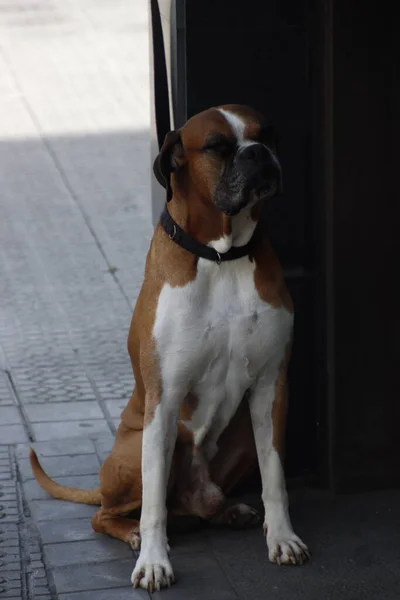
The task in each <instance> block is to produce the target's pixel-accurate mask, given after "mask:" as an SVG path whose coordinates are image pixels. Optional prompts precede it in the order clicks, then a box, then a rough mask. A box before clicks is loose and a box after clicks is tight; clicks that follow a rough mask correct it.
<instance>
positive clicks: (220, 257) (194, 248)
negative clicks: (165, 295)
mask: <svg viewBox="0 0 400 600" xmlns="http://www.w3.org/2000/svg"><path fill="white" fill-rule="evenodd" d="M160 223H161V225H162V227H163V229H164V231H165V232H166V233H167V234H168V236H169V237H170V239H171V240H173V241H174V242H175V244H178V246H181V248H184V249H185V250H187V251H188V252H191V253H192V254H194V255H195V256H198V257H199V258H205V259H207V260H212V261H213V262H216V263H218V264H221V263H222V262H225V261H227V260H236V259H237V258H242V257H243V256H247V255H248V254H249V253H250V251H251V249H252V247H253V245H254V241H255V239H256V238H258V237H259V235H260V230H261V227H260V226H259V223H258V224H257V226H256V228H255V230H254V233H253V235H252V237H251V239H250V240H249V241H248V242H247V244H245V245H244V246H232V248H230V250H228V251H227V252H217V251H216V250H215V249H214V248H211V247H210V246H206V245H205V244H202V243H201V242H199V241H197V240H195V239H194V238H192V236H191V235H189V234H188V233H186V231H184V230H183V229H182V228H181V227H179V225H178V224H177V223H175V221H174V220H173V218H172V217H171V215H170V214H169V211H168V207H167V204H166V205H165V207H164V210H163V212H162V214H161V217H160Z"/></svg>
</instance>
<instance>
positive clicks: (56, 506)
mask: <svg viewBox="0 0 400 600" xmlns="http://www.w3.org/2000/svg"><path fill="white" fill-rule="evenodd" d="M29 506H30V508H31V511H32V515H33V518H34V519H35V520H36V521H58V520H59V519H73V518H75V519H79V518H81V517H88V518H89V519H90V518H91V517H92V515H93V514H94V513H95V512H96V510H97V507H95V506H87V505H86V504H75V503H74V502H67V501H64V500H55V499H52V500H32V501H31V502H30V504H29Z"/></svg>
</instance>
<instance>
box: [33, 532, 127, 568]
mask: <svg viewBox="0 0 400 600" xmlns="http://www.w3.org/2000/svg"><path fill="white" fill-rule="evenodd" d="M44 555H45V558H46V560H47V564H48V565H50V567H51V568H53V567H65V566H67V565H82V564H85V563H87V564H89V563H99V562H106V561H109V560H118V559H124V558H130V559H132V558H133V551H132V550H131V548H130V547H129V546H128V544H125V543H124V542H122V541H121V540H115V539H112V538H110V537H108V536H106V535H102V534H98V535H97V538H96V539H94V540H81V541H76V542H67V543H57V544H46V545H45V547H44ZM89 568H90V567H89Z"/></svg>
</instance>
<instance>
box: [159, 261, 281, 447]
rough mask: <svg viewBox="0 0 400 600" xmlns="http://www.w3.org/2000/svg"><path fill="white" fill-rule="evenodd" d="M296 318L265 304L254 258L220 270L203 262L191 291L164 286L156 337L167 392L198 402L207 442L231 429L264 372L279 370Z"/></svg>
mask: <svg viewBox="0 0 400 600" xmlns="http://www.w3.org/2000/svg"><path fill="white" fill-rule="evenodd" d="M291 327H292V315H291V314H290V313H289V312H287V311H286V310H285V309H284V308H283V307H279V308H276V307H272V306H271V305H269V304H267V303H266V302H264V301H263V300H261V298H260V297H259V294H258V292H257V289H256V288H255V284H254V263H252V262H250V260H249V259H248V258H247V257H244V258H242V259H239V260H236V261H233V262H230V263H222V264H221V265H217V264H215V263H211V262H209V261H205V260H200V261H199V265H198V272H197V277H196V279H195V280H194V281H192V282H190V283H188V284H187V285H186V286H184V287H179V288H178V287H176V288H172V287H171V286H169V285H168V284H166V285H165V286H164V288H163V289H162V292H161V294H160V298H159V302H158V307H157V312H156V320H155V325H154V337H155V340H156V346H157V350H158V356H159V360H160V367H161V377H162V388H163V389H168V390H171V392H172V393H173V394H174V395H175V397H176V401H177V402H182V401H183V400H184V398H185V396H186V394H187V393H188V392H191V393H192V395H193V396H194V397H195V398H196V407H195V410H194V412H193V415H192V416H191V420H190V425H191V427H192V428H193V429H194V430H195V431H200V430H201V431H202V433H201V436H202V437H204V436H205V435H207V433H208V431H209V430H210V429H211V428H212V427H213V426H214V427H215V426H216V423H217V422H219V423H220V425H219V427H222V428H223V427H224V426H226V424H227V422H229V420H230V418H231V417H232V415H233V414H234V412H235V411H236V408H237V406H238V404H239V403H240V400H241V399H242V398H243V395H244V393H245V392H246V390H247V389H249V388H250V387H251V386H252V385H253V384H254V382H255V381H256V379H257V377H258V376H259V375H260V374H261V373H265V372H268V370H270V371H271V376H272V375H273V373H275V372H276V370H277V369H278V368H279V365H280V363H281V361H282V359H283V356H284V352H285V347H286V345H287V343H288V341H289V338H290V332H291Z"/></svg>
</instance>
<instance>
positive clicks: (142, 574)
mask: <svg viewBox="0 0 400 600" xmlns="http://www.w3.org/2000/svg"><path fill="white" fill-rule="evenodd" d="M131 581H132V585H133V587H135V588H137V587H141V588H143V589H145V590H148V591H149V592H154V591H155V590H157V591H160V589H161V588H164V587H171V585H172V584H173V583H174V581H175V577H174V572H173V570H172V567H171V563H170V562H169V560H168V557H167V555H165V556H160V555H158V556H153V557H152V556H151V555H149V556H142V554H140V556H139V558H138V560H137V563H136V566H135V568H134V569H133V573H132V577H131Z"/></svg>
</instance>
